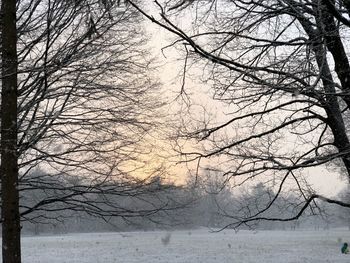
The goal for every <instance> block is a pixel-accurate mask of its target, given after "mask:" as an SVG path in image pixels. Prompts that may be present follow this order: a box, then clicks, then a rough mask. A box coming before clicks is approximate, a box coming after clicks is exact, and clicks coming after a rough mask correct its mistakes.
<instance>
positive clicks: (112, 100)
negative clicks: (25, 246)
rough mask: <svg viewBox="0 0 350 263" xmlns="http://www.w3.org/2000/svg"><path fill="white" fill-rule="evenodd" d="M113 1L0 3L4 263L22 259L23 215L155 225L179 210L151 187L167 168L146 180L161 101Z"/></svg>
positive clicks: (134, 22)
mask: <svg viewBox="0 0 350 263" xmlns="http://www.w3.org/2000/svg"><path fill="white" fill-rule="evenodd" d="M119 2H120V1H93V0H91V1H90V0H86V1H85V0H83V1H61V0H36V1H29V0H28V1H27V0H21V1H6V0H5V1H2V7H1V8H2V9H1V12H2V17H3V18H2V19H1V24H2V31H1V34H2V44H1V50H2V64H1V65H2V87H1V88H2V97H1V114H2V115H1V122H2V123H1V158H2V160H1V169H2V170H1V173H2V191H1V197H2V198H1V199H2V218H1V222H2V233H3V239H2V240H3V247H2V248H3V262H4V263H6V262H11V263H17V262H20V261H21V259H20V217H21V218H22V219H23V220H32V221H34V222H35V221H36V220H42V219H45V218H55V217H57V216H59V212H60V211H63V210H67V209H68V210H74V211H81V212H86V213H89V214H93V215H95V216H97V217H101V218H108V217H113V216H116V217H117V216H118V217H122V218H124V219H128V218H130V217H135V216H142V217H149V218H151V217H152V216H153V215H154V214H156V213H158V212H159V211H167V210H171V209H174V208H175V207H179V204H174V203H171V202H168V200H166V195H161V194H159V193H161V192H162V191H164V190H166V189H167V187H158V188H154V187H151V186H153V181H152V177H153V176H158V177H159V176H166V174H165V173H166V172H165V171H164V169H160V168H159V169H158V168H155V169H154V171H153V173H152V174H147V175H146V174H142V169H143V166H144V164H143V163H142V156H143V155H145V154H147V153H149V152H150V151H151V150H150V149H149V148H148V146H147V137H148V136H149V135H150V134H151V133H152V132H153V131H154V130H155V129H156V127H157V125H158V124H159V123H160V120H159V119H160V118H161V114H160V111H159V109H160V106H161V105H162V103H161V100H160V99H159V94H157V92H158V91H157V87H158V83H157V82H156V81H155V80H154V79H153V73H152V68H151V62H152V61H151V59H150V56H149V54H148V52H147V49H146V46H145V43H147V39H146V37H145V36H144V35H143V34H142V33H140V32H142V28H141V24H140V21H141V18H140V16H139V15H138V14H137V13H136V12H135V10H132V9H131V8H130V7H128V6H127V5H124V4H122V3H119ZM17 58H18V59H17ZM17 80H18V81H17ZM156 96H157V97H156ZM156 117H157V118H156ZM38 171H40V172H38ZM140 174H141V175H142V177H140ZM33 193H35V194H36V197H37V198H36V199H33V198H32V197H33ZM97 197H98V198H97ZM116 197H125V198H128V199H130V200H132V199H137V200H139V201H140V202H141V201H142V202H143V204H144V205H143V207H140V206H137V207H128V205H127V202H125V203H118V202H114V201H115V200H116ZM150 197H152V198H150ZM157 197H158V198H157Z"/></svg>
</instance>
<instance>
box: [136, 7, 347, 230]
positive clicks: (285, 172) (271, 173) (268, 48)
mask: <svg viewBox="0 0 350 263" xmlns="http://www.w3.org/2000/svg"><path fill="white" fill-rule="evenodd" d="M133 5H134V7H135V8H137V9H138V10H139V11H141V12H142V13H143V14H144V15H145V16H146V17H148V18H149V19H150V20H151V21H153V22H155V23H157V24H158V25H159V26H161V27H163V28H164V29H166V30H167V31H169V32H171V33H173V34H174V35H175V36H176V37H178V39H177V40H176V41H174V45H176V44H183V45H182V46H183V47H184V48H185V49H184V51H185V52H184V54H185V57H184V60H185V69H184V72H185V76H186V72H188V71H189V70H190V68H198V67H199V66H200V67H201V69H203V71H204V73H202V74H201V76H202V79H203V81H204V82H205V83H207V84H210V85H211V87H212V98H213V100H214V101H216V102H217V103H218V104H219V105H222V106H223V111H224V113H225V114H224V115H223V116H221V117H222V118H218V119H215V120H214V121H213V122H208V121H207V120H203V121H202V122H195V123H193V125H192V126H187V127H186V130H184V132H183V133H182V138H184V139H189V140H192V141H196V142H197V143H198V144H199V145H201V147H199V148H198V150H197V151H191V152H186V151H184V150H182V153H183V154H185V155H187V157H188V159H191V160H197V161H200V162H204V163H206V161H205V160H207V161H210V162H215V163H217V164H218V165H217V166H218V167H217V169H220V170H222V171H223V172H222V176H224V177H226V178H228V179H229V180H228V181H231V183H232V184H235V185H237V186H239V185H242V184H247V183H248V184H249V183H251V184H254V183H256V182H264V183H265V184H269V185H271V186H273V189H274V190H275V196H274V197H273V198H271V199H270V202H268V203H267V204H266V205H265V206H264V207H263V208H260V209H259V211H257V212H255V213H251V214H245V215H242V216H237V214H234V213H233V214H232V215H231V216H232V226H234V227H237V226H240V225H242V224H248V225H249V224H250V223H254V221H258V220H273V221H290V220H295V219H298V218H299V217H300V216H301V215H302V214H303V213H305V212H306V211H310V212H311V213H316V211H317V209H315V208H317V200H321V201H324V202H328V203H332V204H337V205H340V206H342V207H344V208H349V207H350V204H349V203H347V202H343V201H341V200H338V199H336V198H331V197H328V196H325V195H321V194H319V193H317V192H316V191H315V190H314V189H312V186H311V185H310V184H309V183H308V182H307V180H305V177H304V174H306V173H308V171H310V173H313V172H314V171H315V170H312V169H313V168H314V167H323V168H324V167H326V166H327V165H328V166H329V165H331V166H335V167H338V168H339V169H338V170H339V171H340V172H341V173H342V174H344V177H346V178H347V180H348V181H349V178H350V161H349V160H350V155H349V149H350V142H349V129H348V128H349V126H348V125H347V120H348V116H349V106H350V104H349V102H350V97H349V81H350V64H349V56H348V53H349V50H348V47H347V46H348V45H347V42H348V40H347V38H346V36H347V34H348V33H349V19H348V17H349V14H350V13H349V10H350V9H349V5H348V2H347V1H342V0H339V1H329V0H311V1H294V0H282V1H260V0H253V1H240V0H238V1H231V0H222V1H221V0H212V1H201V0H198V1H196V0H191V1H186V0H183V1H172V0H170V1H164V3H163V5H162V4H161V3H160V2H157V1H156V6H158V10H159V13H160V15H159V16H156V15H150V14H148V13H146V12H144V11H143V10H142V9H141V8H139V7H138V6H137V4H133ZM194 13H195V14H194ZM179 14H182V15H183V16H184V17H187V18H188V19H191V21H189V23H181V21H177V20H176V19H177V18H178V17H180V18H181V19H182V18H183V16H179ZM184 24H185V25H188V27H186V26H183V27H181V25H184ZM183 90H184V89H183ZM214 160H215V161H214ZM292 189H293V190H294V191H296V192H297V194H296V196H298V198H299V201H298V202H296V203H295V209H294V210H293V211H294V214H293V215H286V216H278V217H274V216H271V214H268V210H270V208H271V207H272V206H273V204H275V203H276V202H277V200H278V199H279V197H280V196H281V195H282V193H283V192H288V191H291V190H292Z"/></svg>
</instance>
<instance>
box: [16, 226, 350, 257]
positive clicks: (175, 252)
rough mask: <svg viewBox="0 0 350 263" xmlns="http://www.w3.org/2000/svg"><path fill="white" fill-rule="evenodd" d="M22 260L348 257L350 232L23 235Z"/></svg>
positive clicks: (197, 231) (178, 232)
mask: <svg viewBox="0 0 350 263" xmlns="http://www.w3.org/2000/svg"><path fill="white" fill-rule="evenodd" d="M22 240H23V241H22V245H23V249H22V252H23V262H24V263H64V262H67V263H68V262H69V263H98V262H100V263H111V262H123V263H127V262H142V263H156V262H169V263H174V262H178V263H180V262H181V263H185V262H193V263H197V262H198V263H214V262H219V263H225V262H230V263H239V262H244V263H248V262H262V263H264V262H271V263H291V262H295V263H307V262H317V263H320V262H332V263H337V262H350V254H349V255H342V254H340V247H341V245H340V242H345V241H350V231H347V230H329V231H257V232H251V231H240V232H238V233H235V232H234V231H232V230H226V231H223V232H219V233H209V231H208V230H207V229H201V230H194V231H176V232H170V233H167V232H161V231H157V232H128V233H93V234H72V235H70V234H69V235H61V236H36V237H23V239H22Z"/></svg>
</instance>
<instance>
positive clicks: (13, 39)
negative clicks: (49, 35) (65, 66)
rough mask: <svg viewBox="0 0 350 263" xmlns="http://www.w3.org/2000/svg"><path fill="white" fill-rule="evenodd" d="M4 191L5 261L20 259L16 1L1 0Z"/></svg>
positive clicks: (2, 166)
mask: <svg viewBox="0 0 350 263" xmlns="http://www.w3.org/2000/svg"><path fill="white" fill-rule="evenodd" d="M1 19H2V20H1V21H2V23H1V32H2V39H1V41H2V43H1V44H2V46H1V47H2V57H1V58H2V70H1V72H2V79H1V80H2V90H1V194H2V202H1V204H2V206H1V209H2V215H1V217H2V262H3V263H19V262H21V246H20V232H21V228H20V217H19V198H18V155H17V48H16V46H17V30H16V1H13V0H3V1H2V2H1Z"/></svg>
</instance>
